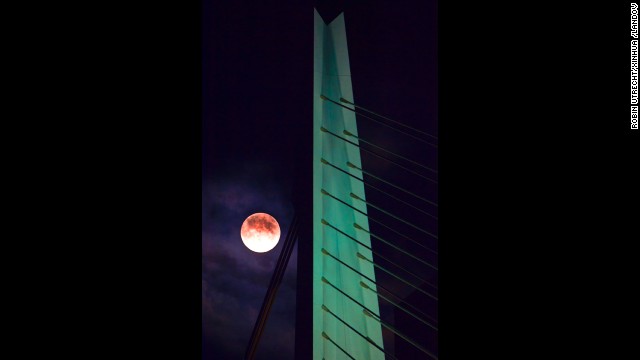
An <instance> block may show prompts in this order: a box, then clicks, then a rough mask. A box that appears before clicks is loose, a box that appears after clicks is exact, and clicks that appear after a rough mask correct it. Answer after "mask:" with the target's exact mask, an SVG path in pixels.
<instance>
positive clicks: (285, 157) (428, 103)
mask: <svg viewBox="0 0 640 360" xmlns="http://www.w3.org/2000/svg"><path fill="white" fill-rule="evenodd" d="M314 6H315V7H317V8H318V10H319V13H320V14H321V16H322V17H323V18H324V19H325V21H326V22H330V21H331V20H333V18H335V16H337V15H338V14H339V12H340V11H344V13H345V22H346V28H347V42H348V46H349V54H350V62H351V72H352V82H353V91H354V96H355V98H356V103H358V104H361V105H362V106H365V107H367V108H369V109H371V110H374V111H376V112H378V113H381V114H385V115H388V116H390V117H392V118H394V119H396V120H401V121H402V122H404V123H406V124H409V125H412V126H414V127H416V128H419V129H421V130H423V131H426V132H429V133H431V134H434V135H436V136H437V114H438V108H437V104H438V97H437V81H438V79H437V66H436V64H437V43H436V37H437V34H436V29H437V23H436V7H435V2H434V1H410V2H409V1H407V2H389V1H353V2H350V4H348V5H345V4H344V3H341V2H333V3H331V2H321V3H320V4H315V3H314V2H312V1H306V2H303V1H283V2H275V3H269V4H267V3H266V2H255V1H233V2H212V1H204V7H203V45H202V46H203V127H202V139H203V172H202V174H203V175H202V176H203V178H202V195H203V198H202V317H203V319H202V326H203V335H202V336H203V358H221V359H222V358H240V357H242V356H243V354H244V352H245V349H246V346H247V344H248V341H249V337H250V335H251V330H252V328H253V326H254V323H255V321H256V318H257V315H258V312H259V310H260V306H261V304H262V301H263V298H264V295H265V292H266V289H267V285H268V283H269V279H270V277H271V273H272V271H273V269H274V267H275V263H276V260H277V258H278V255H279V252H280V251H281V248H282V244H283V240H284V236H285V235H286V232H287V229H288V226H289V224H290V222H291V219H292V216H293V213H294V209H293V205H292V188H293V183H294V181H293V179H294V177H295V176H296V174H295V171H296V166H295V165H296V164H295V163H294V161H295V152H296V151H297V149H298V141H300V140H301V141H311V134H306V135H301V134H300V133H299V131H298V126H297V124H299V123H301V122H304V121H307V122H310V121H312V96H311V92H312V79H313V77H312V75H313V74H312V67H313V8H314ZM358 121H359V130H360V136H361V137H362V138H363V139H366V140H369V141H372V142H375V143H376V144H378V145H380V146H383V147H385V148H387V149H392V150H393V151H395V152H398V153H401V154H403V155H405V156H408V157H410V158H411V159H413V160H416V161H419V162H421V163H423V164H425V165H428V166H430V167H434V168H437V166H438V164H437V151H435V150H434V149H433V148H429V147H428V146H427V147H426V146H424V144H421V143H419V142H418V143H416V142H412V141H411V140H409V141H408V140H407V139H406V138H404V137H402V136H398V135H397V134H392V133H390V132H389V130H387V129H386V128H384V127H381V126H379V125H376V124H375V123H371V122H365V121H366V120H358ZM304 136H306V139H303V138H302V137H304ZM362 159H363V165H364V166H365V168H367V169H369V171H371V172H372V173H375V174H377V175H379V176H381V177H385V178H387V179H389V180H392V181H394V182H396V183H399V184H402V185H403V186H404V187H406V188H407V189H411V191H414V192H416V193H419V194H421V195H423V196H425V197H428V198H430V199H432V200H434V201H437V189H436V188H435V187H429V186H423V185H422V183H421V182H420V181H417V180H416V179H415V178H413V177H411V176H410V175H407V174H406V173H404V174H403V173H402V171H400V172H399V171H398V170H397V169H395V168H394V167H393V166H392V165H390V164H388V163H384V162H381V161H379V160H376V159H375V158H372V157H370V156H367V155H366V154H364V153H363V155H362ZM427 174H428V173H427ZM367 196H368V199H369V201H371V202H372V203H375V204H377V205H380V206H383V207H385V208H386V209H387V210H390V211H394V212H395V213H396V214H398V215H400V216H404V217H408V218H411V216H412V213H411V211H407V209H406V208H402V207H401V206H398V204H396V203H389V202H388V198H385V197H384V196H383V195H381V194H374V193H367ZM397 196H399V197H402V195H397ZM407 201H411V199H407ZM417 205H420V204H417ZM424 209H425V210H427V211H431V212H434V213H435V214H436V215H437V212H435V211H436V210H437V209H434V208H428V207H424ZM255 212H266V213H269V214H271V215H273V216H274V217H275V218H276V219H277V221H278V222H279V223H280V225H281V228H282V237H281V241H280V243H279V244H278V246H276V248H274V249H273V250H272V251H270V252H268V253H265V254H257V253H253V252H251V251H249V250H248V249H247V248H246V247H245V246H244V245H243V244H242V241H241V239H240V236H239V232H240V226H241V224H242V222H243V221H244V219H245V218H246V217H247V216H249V215H251V214H252V213H255ZM371 214H372V216H374V215H377V216H378V218H381V214H380V213H375V211H372V212H371ZM413 216H414V219H413V221H423V220H424V219H422V218H415V214H413ZM426 226H429V227H430V229H431V230H433V231H435V232H437V224H435V223H430V224H426ZM371 230H372V231H373V232H375V231H379V233H380V234H382V232H381V231H382V230H381V229H376V228H375V226H374V225H371ZM409 231H410V230H409ZM414 235H415V234H414ZM432 245H435V244H432ZM381 251H383V252H384V249H381ZM391 256H392V255H391ZM392 257H393V256H392ZM296 262H297V257H296V254H295V249H294V254H293V255H292V258H291V260H290V263H289V265H288V268H287V271H286V273H285V277H284V280H283V284H282V286H281V287H280V290H279V293H278V296H277V299H276V302H275V305H274V307H273V308H272V311H271V315H270V317H269V320H268V322H267V326H266V329H265V333H264V335H263V337H262V339H261V342H260V346H259V348H258V353H257V358H259V359H274V358H278V359H292V358H293V349H294V338H295V285H296V283H295V281H296V273H295V270H296ZM378 276H379V280H380V281H381V282H384V281H387V280H386V279H385V277H384V275H383V274H380V275H378ZM388 285H389V286H391V287H393V284H391V283H390V282H389V283H388ZM396 287H397V290H398V291H399V292H400V293H401V294H402V295H403V296H404V295H407V294H408V293H409V291H408V290H407V289H406V288H402V286H399V287H398V286H396ZM381 311H383V316H387V317H388V318H389V319H392V316H393V314H392V313H391V312H390V309H389V308H384V307H383V309H382V310H381ZM385 341H389V343H385V346H388V347H389V348H393V341H392V339H391V338H388V336H387V337H385Z"/></svg>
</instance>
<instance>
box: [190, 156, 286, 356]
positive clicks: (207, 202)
mask: <svg viewBox="0 0 640 360" xmlns="http://www.w3.org/2000/svg"><path fill="white" fill-rule="evenodd" d="M243 166H244V168H242V169H239V170H237V171H236V172H235V173H233V172H222V173H224V174H225V177H224V178H216V179H208V180H207V179H205V180H204V181H203V189H202V194H203V198H202V224H203V226H202V328H203V329H202V330H203V358H205V357H207V358H213V359H218V358H220V359H222V358H241V357H242V356H243V355H244V352H245V349H246V346H247V344H248V341H249V337H250V336H251V331H252V329H253V326H254V324H255V321H256V319H257V316H258V313H259V311H260V307H261V306H262V301H263V299H264V296H265V294H266V290H267V287H268V284H269V281H270V279H271V275H272V272H273V270H274V268H275V265H276V262H277V259H278V256H279V254H280V251H281V249H282V245H283V242H284V237H285V236H286V234H287V230H288V227H289V224H290V221H291V219H292V217H293V208H292V206H291V204H290V202H289V194H288V189H287V187H286V186H285V185H283V184H279V183H278V177H277V174H274V173H273V172H272V171H270V170H269V169H268V167H266V166H264V165H263V164H253V165H252V164H245V165H243ZM255 212H265V213H268V214H270V215H272V216H274V217H275V218H276V219H277V221H278V223H279V224H280V226H281V238H280V241H279V243H278V245H277V246H276V247H275V248H274V249H273V250H271V251H269V252H267V253H263V254H261V253H254V252H252V251H250V250H249V249H247V248H246V247H245V246H244V244H243V243H242V241H241V239H240V227H241V225H242V222H243V221H244V219H246V218H247V217H248V216H249V215H251V214H253V213H255ZM294 251H295V250H294ZM295 271H296V255H295V253H294V254H292V256H291V259H290V263H289V265H288V267H287V271H286V273H285V278H284V279H283V283H282V285H281V286H280V289H279V291H278V296H277V298H276V302H275V303H274V305H273V307H272V309H271V314H270V316H269V320H268V322H267V327H266V328H265V332H264V333H263V336H262V339H261V342H260V347H259V349H258V352H257V357H256V358H257V359H272V358H279V359H292V358H293V341H292V339H293V338H294V336H295Z"/></svg>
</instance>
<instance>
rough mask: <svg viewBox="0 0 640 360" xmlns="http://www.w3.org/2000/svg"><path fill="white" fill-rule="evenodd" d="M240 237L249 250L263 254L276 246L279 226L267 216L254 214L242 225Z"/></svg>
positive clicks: (278, 237)
mask: <svg viewBox="0 0 640 360" xmlns="http://www.w3.org/2000/svg"><path fill="white" fill-rule="evenodd" d="M240 237H241V238H242V242H243V243H244V245H245V246H246V247H247V248H249V250H251V251H254V252H258V253H264V252H267V251H269V250H271V249H273V248H274V247H276V245H277V244H278V240H280V225H279V224H278V222H277V221H276V219H274V218H273V216H271V215H269V214H265V213H255V214H253V215H251V216H249V217H248V218H246V219H245V220H244V222H243V223H242V227H241V228H240Z"/></svg>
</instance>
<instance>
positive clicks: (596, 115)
mask: <svg viewBox="0 0 640 360" xmlns="http://www.w3.org/2000/svg"><path fill="white" fill-rule="evenodd" d="M25 5H26V6H25V9H19V10H21V11H12V12H10V14H11V16H12V17H14V16H18V17H20V16H22V17H21V18H20V21H19V23H20V24H21V25H20V26H18V27H12V28H11V30H12V31H11V32H10V34H9V36H8V37H7V38H8V41H7V42H6V43H7V44H8V45H9V48H7V49H6V51H5V53H6V56H5V57H6V58H7V59H8V60H9V61H8V62H9V66H6V68H7V70H8V73H9V74H11V75H13V76H9V77H7V79H8V80H9V82H8V84H9V85H8V86H6V87H7V88H8V89H9V91H8V93H9V95H10V97H9V99H10V101H7V102H6V103H7V105H9V108H11V105H13V108H15V109H16V110H17V111H13V112H12V111H8V112H7V113H8V114H11V116H5V118H6V119H5V118H3V120H5V121H4V122H3V125H5V126H4V127H3V135H4V137H3V140H4V143H6V144H7V145H6V146H5V148H6V151H5V153H4V157H3V160H4V161H3V165H4V167H3V175H4V177H3V180H5V182H6V183H7V184H8V185H5V187H4V195H5V196H4V197H3V200H4V203H6V206H5V207H6V208H7V209H8V210H6V211H5V212H6V213H7V214H8V217H7V220H6V221H5V222H4V225H5V232H6V235H5V236H4V237H3V240H4V241H3V245H4V247H3V254H4V259H3V260H5V263H7V266H6V267H7V268H8V269H9V270H10V271H7V272H5V273H6V274H5V276H4V278H3V280H5V281H4V284H5V285H8V286H5V287H4V288H3V290H4V291H3V294H5V296H4V297H3V300H5V302H7V303H8V306H5V308H6V311H5V313H6V314H9V315H14V316H5V317H3V321H4V322H6V323H7V325H6V327H7V328H8V329H10V331H9V333H10V335H11V339H10V340H9V341H6V343H7V344H8V345H9V346H11V345H14V347H15V350H14V351H13V352H11V351H10V350H9V351H7V352H8V353H16V354H20V355H18V356H16V358H50V357H51V356H52V354H53V355H57V354H64V356H65V358H80V359H87V358H95V357H96V356H95V355H97V354H100V355H105V356H107V357H109V358H121V357H132V358H141V359H159V358H170V359H198V358H202V359H207V360H211V359H241V358H242V357H243V355H244V353H245V349H246V347H247V345H248V341H249V338H250V335H251V331H252V329H253V326H254V324H255V322H256V318H257V315H258V312H259V310H260V306H261V304H262V301H263V299H264V296H265V292H266V290H267V286H268V283H269V280H270V277H271V274H272V271H273V270H274V266H275V263H276V260H277V258H278V255H279V253H280V251H281V249H282V245H283V237H284V235H285V234H286V233H287V231H288V229H289V226H290V223H291V221H292V218H293V216H294V212H295V208H294V205H293V204H294V199H295V204H296V205H298V204H299V200H300V199H304V198H305V197H306V198H309V197H311V196H310V194H305V195H304V196H298V195H299V194H296V193H294V189H297V188H298V187H297V186H296V184H299V183H300V182H297V181H296V179H298V180H299V179H301V178H302V179H305V178H304V177H297V175H298V174H299V173H301V172H300V171H299V169H300V168H305V167H307V168H310V167H311V166H310V164H298V163H296V159H299V158H302V157H304V156H300V154H303V155H304V154H305V153H302V152H299V150H300V149H303V148H305V145H307V147H310V143H311V141H312V136H311V135H312V134H311V132H309V133H307V134H305V133H304V132H303V130H302V127H303V125H305V124H306V125H309V124H310V123H311V122H312V108H313V101H314V99H313V98H312V80H313V73H312V72H313V25H314V24H313V9H314V6H315V7H317V8H318V9H319V12H320V14H321V16H323V17H324V19H325V21H326V22H330V21H331V20H333V18H334V17H335V16H336V15H338V14H339V13H340V12H341V11H344V14H345V23H346V32H347V34H346V35H347V42H348V46H349V55H350V65H351V75H352V83H353V93H354V97H355V98H354V99H353V100H355V102H356V103H357V104H359V105H362V106H364V107H367V108H370V109H371V110H374V111H376V112H378V113H380V114H383V115H386V116H389V117H391V118H393V119H396V120H398V121H402V122H403V123H405V124H409V125H411V126H413V127H415V128H419V129H421V130H423V131H426V132H428V133H431V134H434V135H437V136H438V138H439V143H438V150H437V151H435V149H434V148H432V147H429V146H425V145H424V144H419V143H415V142H412V141H409V140H408V139H406V138H404V137H402V136H399V135H397V134H393V133H392V132H391V131H389V130H388V129H385V128H383V127H380V126H377V125H376V124H372V123H370V122H369V121H367V120H366V119H364V118H361V117H357V119H358V130H359V134H360V135H361V137H362V138H363V139H366V140H370V141H372V142H374V143H376V144H377V145H380V146H382V147H384V148H386V149H390V150H393V151H395V152H397V153H401V154H402V155H404V156H407V157H408V158H411V159H412V160H415V161H418V162H420V163H422V164H425V165H428V166H431V167H434V168H437V169H438V171H439V173H438V174H439V177H438V180H439V183H438V185H437V187H435V186H432V185H428V184H427V185H425V183H424V182H422V181H417V179H416V177H415V176H411V175H409V174H406V173H403V172H402V171H401V170H399V169H397V168H396V167H394V166H393V165H390V164H388V163H385V162H383V161H380V160H376V159H374V158H372V157H371V156H369V155H367V154H365V153H364V152H363V153H361V154H362V164H363V167H364V168H365V170H368V171H371V173H373V174H375V175H378V176H380V177H382V178H385V179H387V180H389V181H392V182H393V183H396V184H398V185H402V186H403V187H405V188H406V189H408V190H411V191H413V192H415V193H416V194H418V195H420V196H423V197H425V198H429V199H431V200H433V201H437V202H438V204H439V206H438V209H437V211H436V209H434V208H430V207H428V206H424V204H422V205H420V203H418V202H415V201H414V200H415V199H412V198H410V197H407V196H404V197H402V195H401V194H399V193H398V192H394V193H393V195H394V196H398V197H401V198H402V199H403V200H406V201H412V204H414V205H416V206H417V205H420V206H422V208H423V209H424V210H426V211H430V212H433V213H434V214H436V215H437V216H438V217H439V219H438V220H437V221H433V220H428V219H427V218H426V217H423V216H421V215H420V214H419V213H418V212H416V211H412V210H409V209H407V208H406V207H404V206H402V205H400V204H398V203H396V202H393V201H391V200H390V199H389V198H388V197H385V195H384V194H380V193H377V192H376V191H373V190H370V189H367V193H366V197H367V199H368V200H369V201H370V202H371V203H373V204H376V205H378V206H380V207H381V208H383V209H385V210H387V211H389V212H391V213H393V214H395V215H397V216H399V217H401V218H403V219H407V220H409V221H412V222H414V223H419V224H420V225H422V226H423V227H425V228H428V229H429V230H430V231H433V232H434V233H437V234H438V236H439V240H438V244H436V243H435V242H434V241H431V243H430V244H429V245H431V246H433V247H436V246H437V247H438V251H439V254H438V259H437V260H438V267H439V273H438V279H434V278H433V275H434V274H432V273H429V272H420V271H421V270H420V269H419V268H417V267H415V268H414V267H411V270H412V271H415V272H416V273H418V275H420V276H422V277H424V278H427V279H430V280H432V281H436V280H437V281H439V282H438V286H439V287H438V291H439V294H438V295H439V305H438V306H435V305H434V304H431V305H430V304H429V303H428V302H424V301H422V303H423V304H425V306H424V308H425V309H426V308H428V309H430V310H431V311H433V312H435V311H437V312H438V321H439V324H438V325H439V326H438V327H439V334H441V335H442V336H441V337H440V338H439V339H436V340H437V344H438V352H439V355H441V356H443V359H444V358H449V359H475V358H484V357H487V358H491V359H521V358H541V359H542V358H555V357H558V358H568V359H576V358H584V359H591V358H597V359H618V358H620V359H625V358H630V357H632V356H629V354H633V353H637V336H636V337H634V336H633V334H632V332H630V331H629V328H630V326H629V324H635V322H634V321H633V316H634V315H636V314H637V308H638V306H637V305H638V303H640V299H639V298H638V295H637V290H636V288H637V285H635V284H637V282H638V279H637V277H638V276H637V273H638V259H637V258H638V255H637V254H638V252H637V250H636V244H637V242H638V239H639V238H640V235H639V231H638V230H639V229H640V226H639V224H640V221H639V219H640V207H639V206H638V204H640V199H638V194H639V192H638V184H640V178H639V176H638V175H639V174H640V172H638V171H637V169H638V163H639V161H638V154H640V152H639V151H638V142H639V140H640V130H630V128H629V121H630V116H629V115H630V114H629V111H630V110H629V105H630V104H629V100H630V94H629V92H630V89H629V82H630V73H629V70H630V69H629V66H630V62H629V60H630V59H629V58H630V56H629V55H630V54H629V53H630V45H631V44H630V41H631V39H630V25H629V23H630V21H629V20H630V11H629V10H630V9H629V3H628V2H620V3H618V2H606V3H605V2H597V3H596V2H593V3H588V2H580V3H575V2H571V3H569V2H568V3H566V5H565V6H562V4H561V3H560V2H556V3H553V4H552V5H549V4H546V3H535V4H532V3H530V2H519V3H515V2H511V3H508V4H499V3H497V2H494V3H490V2H479V1H470V2H467V3H461V2H453V1H451V2H448V1H440V2H439V3H438V4H436V0H406V1H403V0H396V1H393V0H385V1H383V0H350V1H323V0H279V1H277V0H271V1H265V0H262V1H260V0H233V1H224V0H219V1H216V0H202V4H200V0H197V1H194V2H189V1H185V2H180V3H178V2H175V1H173V2H162V1H154V2H153V4H149V3H148V2H145V3H140V4H138V6H137V7H136V4H135V3H132V2H129V3H127V4H126V5H123V6H118V5H112V4H105V3H103V2H94V3H92V4H89V3H86V4H84V5H83V6H82V7H80V8H79V7H77V6H72V5H67V6H60V4H58V3H52V4H51V5H50V6H46V7H42V6H40V5H37V6H34V5H33V4H32V3H30V2H29V3H26V4H25ZM92 5H93V7H92ZM201 5H202V6H201ZM7 14H9V12H7ZM199 20H201V21H199ZM200 35H202V36H201V37H200ZM12 45H17V46H12ZM14 49H15V50H14ZM11 60H13V61H11ZM200 70H202V72H200ZM14 78H15V80H17V81H14V82H11V80H13V79H14ZM14 99H15V100H18V101H15V100H14ZM20 100H22V101H20ZM200 110H201V113H200ZM14 114H15V115H14ZM309 127H310V126H309ZM305 131H306V130H305ZM199 140H201V142H200V141H199ZM200 156H201V157H200ZM634 169H635V170H634ZM422 173H423V174H425V175H428V172H422ZM365 180H366V181H367V182H371V183H374V180H373V179H372V178H371V177H370V176H365ZM200 181H201V182H200ZM302 183H304V181H302ZM375 185H376V186H378V185H379V186H381V187H382V185H381V184H379V183H375ZM368 211H369V215H370V218H378V219H380V220H382V221H383V222H384V223H385V224H388V225H389V226H392V227H393V228H397V229H398V230H399V231H402V232H403V233H406V234H407V235H409V236H411V237H415V238H416V239H418V238H419V236H420V234H418V233H417V232H416V231H412V230H411V229H409V228H408V227H406V226H404V227H403V225H402V224H400V223H399V222H397V221H395V222H394V221H393V220H391V219H390V218H388V217H384V215H383V214H382V213H381V212H379V211H377V210H375V209H372V208H370V207H369V208H368ZM255 212H265V213H269V214H271V215H273V216H274V217H275V218H276V219H277V221H278V222H279V224H280V225H281V228H282V229H281V230H282V234H283V237H282V238H281V239H280V243H279V244H278V246H276V247H275V248H274V249H273V250H272V251H270V252H268V253H265V254H259V253H254V252H251V251H250V250H248V249H247V248H246V247H245V246H244V245H243V243H242V241H241V238H240V227H241V225H242V222H243V221H244V219H245V218H246V217H248V216H249V215H251V214H252V213H255ZM20 220H22V221H20ZM200 220H201V222H200ZM370 229H371V232H372V233H376V234H379V235H381V236H383V237H385V238H387V237H391V234H390V233H389V232H386V233H385V230H384V229H383V228H381V227H380V226H376V225H375V224H373V223H371V225H370ZM420 239H422V240H424V241H429V240H428V239H426V238H425V237H421V238H420ZM299 244H302V246H304V245H307V244H308V243H303V242H302V241H301V242H300V243H299ZM401 245H402V246H407V247H408V246H409V245H408V244H406V243H403V244H401ZM302 246H301V247H302ZM372 246H373V248H374V250H375V251H379V252H380V254H382V255H385V256H388V257H389V258H390V259H391V260H394V261H396V262H399V261H401V260H400V259H399V258H394V257H393V256H395V255H393V253H392V252H390V251H388V250H385V248H384V247H381V246H380V243H379V242H376V241H374V240H372ZM301 257H302V256H301ZM374 259H375V258H374ZM298 260H299V257H298V256H297V255H296V252H295V249H294V253H293V255H292V257H291V260H290V263H289V265H288V268H287V270H286V273H285V276H284V280H283V283H282V285H281V286H280V289H279V293H278V295H277V298H276V300H275V303H274V305H273V308H272V311H271V315H270V317H269V319H268V322H267V325H266V328H265V332H264V334H263V337H262V339H261V342H260V346H259V347H258V351H257V359H260V360H267V359H269V360H270V359H289V360H290V359H292V358H293V355H294V354H293V352H294V341H295V320H296V315H299V314H296V312H295V310H296V306H298V305H299V304H300V303H298V304H296V296H295V295H296V281H297V277H296V270H297V269H301V271H300V275H301V276H300V278H302V276H304V275H308V274H307V273H305V272H304V270H302V269H304V268H303V266H302V265H303V264H302V262H300V261H298ZM433 260H434V261H435V259H433ZM375 263H376V264H385V266H388V267H389V269H393V268H392V266H391V265H390V264H388V263H385V262H384V261H383V260H382V259H375ZM402 264H403V265H404V266H410V262H408V261H406V262H405V261H403V262H402ZM395 270H397V271H400V269H394V271H395ZM405 275H406V274H405ZM406 277H407V278H408V275H407V276H406ZM376 279H377V281H378V282H379V283H381V284H382V283H384V284H385V285H388V286H389V287H392V288H393V289H394V291H396V292H397V294H398V295H400V296H406V299H413V297H414V295H415V294H412V293H411V291H410V290H409V289H407V288H406V287H402V286H400V285H398V284H397V282H396V283H391V282H390V281H389V278H388V276H385V275H384V274H382V273H381V272H378V271H376ZM418 302H421V301H418ZM301 303H302V302H301ZM307 304H308V303H307ZM432 305H433V306H432ZM298 309H300V307H298ZM6 314H5V315H6ZM381 314H382V318H383V319H386V320H388V321H389V322H392V323H394V324H395V323H397V322H399V321H400V319H401V317H400V316H398V314H397V313H394V312H393V311H392V309H390V308H389V306H387V305H385V304H384V303H383V302H381ZM12 320H13V321H12ZM3 324H4V323H3ZM405 328H406V327H405ZM200 330H202V333H200ZM383 334H385V335H384V340H385V344H384V346H385V348H387V349H391V350H394V351H395V352H396V353H398V351H400V350H401V345H400V342H399V341H398V339H395V338H393V337H391V336H389V335H388V332H384V331H383ZM412 334H413V335H415V336H420V334H419V332H415V333H413V332H412ZM200 350H202V353H201V354H200ZM37 352H41V354H42V356H38V355H40V354H37V355H36V354H35V353H37ZM398 357H399V358H405V359H415V358H416V357H411V356H408V357H407V356H405V357H400V356H398ZM635 357H637V356H635ZM327 360H331V359H327Z"/></svg>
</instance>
